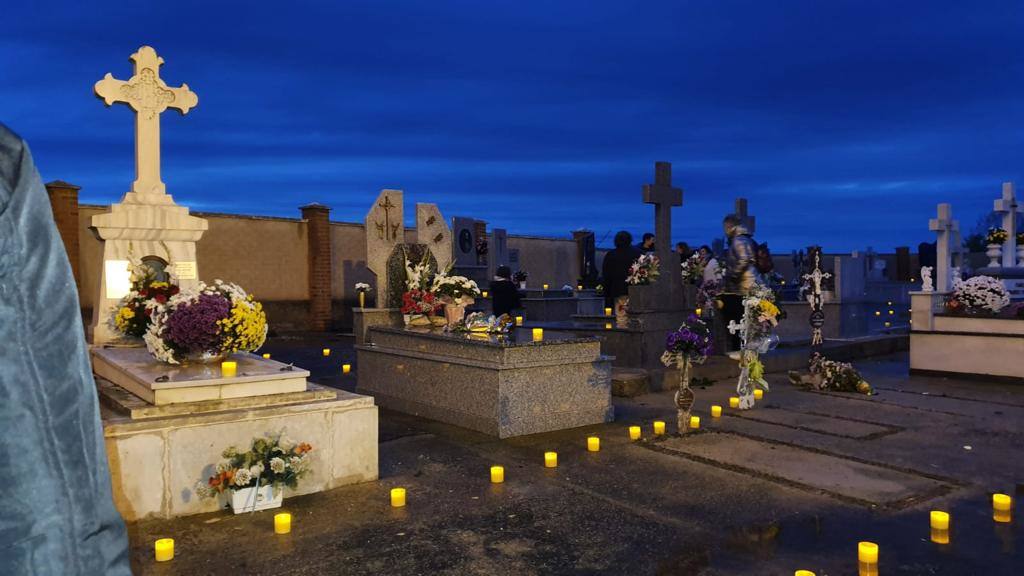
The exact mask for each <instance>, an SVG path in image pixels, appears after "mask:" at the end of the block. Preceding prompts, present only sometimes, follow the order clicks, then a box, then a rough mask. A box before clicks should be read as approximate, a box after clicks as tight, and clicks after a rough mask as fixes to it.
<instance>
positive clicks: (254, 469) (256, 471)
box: [249, 462, 264, 476]
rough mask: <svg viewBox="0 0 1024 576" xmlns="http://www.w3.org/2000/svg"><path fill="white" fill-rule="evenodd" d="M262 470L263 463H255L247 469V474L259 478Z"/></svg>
mask: <svg viewBox="0 0 1024 576" xmlns="http://www.w3.org/2000/svg"><path fill="white" fill-rule="evenodd" d="M263 470H264V468H263V462H257V463H255V464H253V465H252V466H250V467H249V474H252V475H253V476H259V475H260V474H263Z"/></svg>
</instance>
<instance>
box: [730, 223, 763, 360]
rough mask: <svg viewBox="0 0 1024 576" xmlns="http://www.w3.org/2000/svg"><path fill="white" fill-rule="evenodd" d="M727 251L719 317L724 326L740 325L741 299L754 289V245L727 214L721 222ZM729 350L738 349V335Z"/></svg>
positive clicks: (731, 336) (733, 339) (741, 314)
mask: <svg viewBox="0 0 1024 576" xmlns="http://www.w3.org/2000/svg"><path fill="white" fill-rule="evenodd" d="M722 228H724V229H725V236H726V238H728V239H729V250H728V252H727V253H726V256H725V287H724V289H723V290H722V296H721V301H722V316H723V317H724V318H725V324H726V325H728V324H729V322H732V321H735V322H736V323H737V324H738V323H741V322H742V321H743V299H744V298H745V297H747V296H748V295H749V294H750V292H751V291H752V290H753V289H754V284H755V282H756V281H757V268H756V248H757V243H756V242H754V239H753V238H752V237H751V236H750V232H748V231H747V228H746V226H744V225H743V221H742V220H741V219H740V217H739V216H737V215H735V214H729V215H728V216H726V217H725V219H724V220H723V221H722ZM729 340H730V343H731V344H730V349H731V350H733V351H736V350H739V348H740V335H739V332H736V333H735V334H732V335H730V338H729Z"/></svg>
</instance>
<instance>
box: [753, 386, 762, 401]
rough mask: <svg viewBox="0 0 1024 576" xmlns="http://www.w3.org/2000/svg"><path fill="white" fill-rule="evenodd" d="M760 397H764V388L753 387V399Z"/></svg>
mask: <svg viewBox="0 0 1024 576" xmlns="http://www.w3.org/2000/svg"><path fill="white" fill-rule="evenodd" d="M762 398H764V390H761V389H760V388H755V389H754V400H761V399H762Z"/></svg>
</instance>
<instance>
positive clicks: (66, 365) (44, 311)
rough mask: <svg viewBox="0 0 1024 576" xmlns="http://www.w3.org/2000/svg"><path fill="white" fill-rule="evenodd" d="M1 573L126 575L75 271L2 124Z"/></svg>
mask: <svg viewBox="0 0 1024 576" xmlns="http://www.w3.org/2000/svg"><path fill="white" fill-rule="evenodd" d="M0 342H2V343H3V344H2V345H0V397H2V398H3V402H2V403H0V426H2V428H3V430H4V432H5V433H4V434H3V435H2V436H0V462H3V465H2V469H3V471H4V481H5V486H4V488H5V490H4V496H3V497H4V512H3V515H2V517H0V565H2V566H3V568H4V569H3V573H4V574H61V575H65V576H95V575H104V576H111V575H118V576H119V575H124V576H130V574H131V570H130V568H129V564H128V539H127V536H126V534H125V526H124V521H123V520H122V519H121V516H120V514H118V512H117V510H116V509H115V508H114V501H113V496H112V495H111V489H110V471H109V469H108V467H107V452H106V449H105V447H104V441H103V427H102V425H101V423H100V412H99V403H98V401H97V398H96V384H95V382H94V381H93V377H92V367H91V366H90V364H89V356H88V349H87V347H86V344H85V331H84V330H83V328H82V313H81V309H80V308H79V305H78V293H77V291H76V289H75V279H74V277H73V276H72V275H71V265H70V263H69V262H68V256H67V253H66V252H65V251H64V244H63V242H61V238H60V235H59V234H58V232H57V226H56V224H55V223H54V220H53V213H52V211H51V209H50V202H49V200H48V198H47V193H46V189H45V188H44V187H43V183H42V181H41V180H40V178H39V172H37V171H36V167H35V164H34V163H33V162H32V156H31V155H30V154H29V151H28V147H27V146H26V144H25V142H24V141H23V140H22V139H21V138H19V137H18V136H17V135H15V134H14V133H13V132H11V131H10V130H8V129H7V128H6V127H5V126H4V125H3V124H0Z"/></svg>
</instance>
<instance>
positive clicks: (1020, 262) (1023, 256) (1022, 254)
mask: <svg viewBox="0 0 1024 576" xmlns="http://www.w3.org/2000/svg"><path fill="white" fill-rule="evenodd" d="M1017 266H1018V267H1019V268H1024V244H1018V245H1017Z"/></svg>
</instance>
